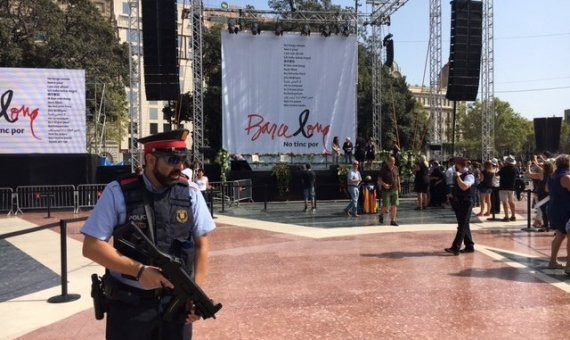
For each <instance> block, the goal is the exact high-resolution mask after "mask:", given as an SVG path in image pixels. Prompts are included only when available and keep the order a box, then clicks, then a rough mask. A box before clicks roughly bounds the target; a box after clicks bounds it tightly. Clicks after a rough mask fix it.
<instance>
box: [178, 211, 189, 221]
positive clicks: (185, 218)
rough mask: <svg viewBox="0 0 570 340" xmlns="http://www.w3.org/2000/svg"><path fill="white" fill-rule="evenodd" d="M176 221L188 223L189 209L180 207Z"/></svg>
mask: <svg viewBox="0 0 570 340" xmlns="http://www.w3.org/2000/svg"><path fill="white" fill-rule="evenodd" d="M176 221H178V223H186V222H187V221H188V211H186V209H178V210H177V211H176Z"/></svg>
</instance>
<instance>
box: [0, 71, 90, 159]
mask: <svg viewBox="0 0 570 340" xmlns="http://www.w3.org/2000/svg"><path fill="white" fill-rule="evenodd" d="M0 96H1V97H0V153H2V154H24V153H86V152H87V150H86V142H85V71H84V70H56V69H26V68H0Z"/></svg>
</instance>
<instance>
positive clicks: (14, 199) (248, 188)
mask: <svg viewBox="0 0 570 340" xmlns="http://www.w3.org/2000/svg"><path fill="white" fill-rule="evenodd" d="M209 184H210V188H208V190H207V192H206V195H205V197H206V200H207V201H208V207H209V208H210V210H211V213H212V214H213V211H214V207H215V205H216V204H219V205H220V208H221V212H225V209H226V207H231V206H234V205H236V206H237V205H239V203H240V202H243V201H250V202H253V188H254V187H255V188H258V189H259V188H262V195H261V197H259V196H258V199H259V198H261V199H262V200H263V203H264V210H265V211H267V209H268V208H267V206H268V202H271V200H270V199H269V197H270V196H271V195H273V194H274V192H276V191H277V188H274V187H272V186H271V187H270V186H269V185H267V184H261V185H253V183H252V180H251V179H242V180H234V181H227V182H210V183H209ZM412 185H413V182H411V181H403V183H402V192H401V194H402V196H405V195H406V194H410V193H411V190H412V189H411V188H412ZM105 186H106V185H105V184H81V185H78V186H77V187H75V186H73V185H40V186H19V187H17V188H16V191H15V192H14V191H13V190H12V188H0V211H1V212H7V214H8V215H10V214H12V213H13V214H15V215H17V214H18V213H22V211H23V210H34V209H47V211H48V217H49V214H50V209H73V210H74V212H75V213H78V212H79V210H80V209H82V208H93V207H94V206H95V205H96V204H97V201H98V200H99V198H100V197H101V194H102V193H103V190H104V189H105ZM321 186H322V185H321ZM325 186H337V187H339V190H341V191H342V186H339V185H338V184H330V185H325ZM497 193H498V190H497ZM316 194H317V195H316V200H317V201H318V200H319V192H318V191H317V193H316ZM257 195H259V192H258V194H257ZM492 196H498V194H497V195H492ZM497 198H498V197H497ZM497 198H495V197H493V201H494V202H493V203H494V204H493V206H495V205H497V206H498V207H499V209H500V205H499V204H497V202H495V200H497ZM520 199H521V200H526V201H527V227H526V228H525V229H523V230H527V231H535V228H532V227H531V215H532V211H533V209H532V207H531V206H530V200H531V190H529V189H526V190H524V191H522V197H520ZM498 212H499V210H498V209H492V213H493V216H492V217H490V218H489V219H488V220H491V221H493V220H499V219H497V218H496V217H495V214H496V213H498Z"/></svg>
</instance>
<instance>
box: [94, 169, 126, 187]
mask: <svg viewBox="0 0 570 340" xmlns="http://www.w3.org/2000/svg"><path fill="white" fill-rule="evenodd" d="M130 174H131V166H130V165H111V166H99V167H97V172H96V175H95V180H96V182H97V183H101V184H107V183H109V182H112V181H114V180H117V179H120V178H122V177H126V176H128V175H130Z"/></svg>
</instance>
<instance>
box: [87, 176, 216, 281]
mask: <svg viewBox="0 0 570 340" xmlns="http://www.w3.org/2000/svg"><path fill="white" fill-rule="evenodd" d="M143 179H144V184H145V187H146V189H147V190H149V191H150V192H154V193H160V192H163V191H165V190H167V188H162V189H156V188H155V187H154V186H153V185H152V183H151V182H150V180H149V179H148V178H146V176H145V175H143ZM188 185H189V199H190V200H191V202H192V204H191V209H192V217H193V221H194V237H200V236H204V235H206V234H207V233H209V232H211V231H212V230H214V229H215V228H216V225H215V223H214V220H213V219H212V216H211V215H210V211H209V210H208V205H207V204H206V201H205V200H204V196H203V195H202V193H201V192H200V190H199V189H198V187H197V186H196V184H194V183H192V182H188ZM126 221H127V206H126V204H125V197H124V196H123V191H122V190H121V185H120V184H119V182H117V181H113V182H111V183H109V184H107V186H106V187H105V190H103V193H102V194H101V197H100V198H99V201H97V204H96V205H95V208H94V209H93V212H92V213H91V215H90V216H89V218H88V219H87V221H86V222H85V225H84V226H83V227H82V228H81V233H82V234H85V235H89V236H91V237H94V238H96V239H99V240H101V241H108V240H109V239H110V238H111V236H113V230H114V228H115V227H117V226H119V225H121V224H124V223H126ZM111 275H112V276H113V277H114V278H116V279H117V280H119V281H121V282H123V283H125V284H128V285H130V286H134V287H137V288H142V287H141V286H140V283H139V282H137V281H132V280H128V279H126V278H124V277H122V276H121V274H120V273H116V272H113V271H111Z"/></svg>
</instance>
